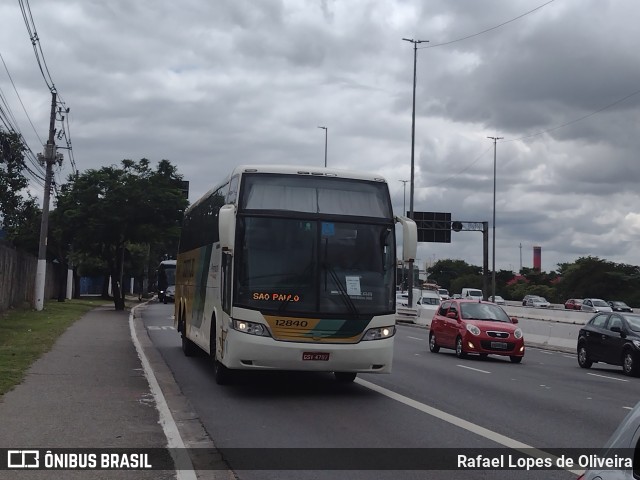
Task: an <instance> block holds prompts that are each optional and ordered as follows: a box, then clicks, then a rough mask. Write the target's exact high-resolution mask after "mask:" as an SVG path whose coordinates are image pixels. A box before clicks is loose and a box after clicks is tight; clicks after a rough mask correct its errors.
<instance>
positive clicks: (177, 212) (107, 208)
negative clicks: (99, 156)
mask: <svg viewBox="0 0 640 480" xmlns="http://www.w3.org/2000/svg"><path fill="white" fill-rule="evenodd" d="M181 188H182V176H181V175H179V174H178V173H177V169H176V168H175V167H174V166H173V165H172V164H171V163H170V162H169V161H168V160H162V161H160V162H159V164H158V167H157V168H156V169H155V170H152V169H151V167H150V165H149V160H147V159H142V160H140V161H139V162H137V163H136V162H134V161H132V160H123V161H122V166H121V167H117V166H115V165H112V166H109V167H103V168H101V169H100V170H88V171H86V172H85V173H83V174H81V175H79V176H77V177H75V178H70V179H69V183H68V184H65V185H63V186H62V188H61V194H60V195H59V197H58V201H57V207H56V210H57V211H58V214H57V216H56V219H57V221H58V223H57V225H58V228H59V230H58V237H59V240H60V243H61V244H65V242H66V241H67V240H68V241H69V242H70V243H69V247H70V248H71V249H72V250H73V252H74V255H83V256H85V257H94V258H97V259H101V260H102V261H103V262H104V265H105V266H106V268H107V271H108V273H109V274H110V275H111V277H112V280H113V285H114V301H115V303H116V309H122V308H124V295H123V292H122V291H121V289H120V285H121V284H120V282H121V280H122V277H123V274H124V273H125V267H126V268H127V270H128V272H127V273H128V274H129V275H134V274H139V273H140V272H141V270H144V262H145V260H142V256H143V255H144V258H145V259H146V256H147V252H148V251H151V250H153V248H154V246H155V245H163V246H164V245H167V244H169V245H171V244H173V245H176V244H177V241H178V238H179V235H180V223H181V221H182V216H183V214H184V210H185V209H186V207H187V203H188V201H187V199H186V198H185V197H184V196H183V194H182V190H181ZM141 244H144V246H142V245H141ZM146 244H149V246H148V247H147V246H146ZM134 245H135V247H134ZM143 252H144V253H143ZM153 262H154V263H155V260H153Z"/></svg>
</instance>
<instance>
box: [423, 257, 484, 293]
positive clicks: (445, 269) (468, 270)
mask: <svg viewBox="0 0 640 480" xmlns="http://www.w3.org/2000/svg"><path fill="white" fill-rule="evenodd" d="M427 271H428V272H429V281H433V282H436V283H438V285H440V286H441V287H443V288H446V289H447V290H449V291H450V292H452V293H460V289H457V290H456V289H455V287H454V286H453V285H452V282H453V281H454V280H455V279H458V278H460V277H461V276H463V275H472V276H478V275H481V273H482V268H480V267H476V266H475V265H469V264H468V263H467V262H465V261H464V260H450V259H443V260H438V261H437V262H435V263H434V264H433V265H432V266H431V268H429V269H427ZM480 284H481V285H482V280H480ZM462 287H470V288H482V287H475V286H474V285H463V286H462Z"/></svg>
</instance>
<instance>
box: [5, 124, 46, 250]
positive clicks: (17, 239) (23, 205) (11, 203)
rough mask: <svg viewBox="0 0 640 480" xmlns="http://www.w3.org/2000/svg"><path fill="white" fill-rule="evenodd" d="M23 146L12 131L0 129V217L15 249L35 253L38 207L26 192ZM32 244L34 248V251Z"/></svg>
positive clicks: (37, 241) (18, 136) (37, 232)
mask: <svg viewBox="0 0 640 480" xmlns="http://www.w3.org/2000/svg"><path fill="white" fill-rule="evenodd" d="M24 152H25V146H24V144H23V143H22V138H21V137H20V135H18V134H17V133H15V132H5V131H4V130H2V129H0V218H1V220H2V225H3V227H4V229H5V230H6V232H7V238H8V239H9V241H10V242H11V243H12V244H13V245H14V246H15V247H17V248H20V249H22V250H27V251H29V252H30V253H35V254H37V253H38V243H39V234H40V210H39V209H38V207H37V205H36V201H35V199H34V198H33V197H32V196H31V195H30V194H29V193H28V192H27V191H26V188H27V186H28V185H29V182H28V180H27V178H26V177H25V176H24V174H23V172H24V170H25V169H26V166H25V163H24ZM34 247H35V251H34Z"/></svg>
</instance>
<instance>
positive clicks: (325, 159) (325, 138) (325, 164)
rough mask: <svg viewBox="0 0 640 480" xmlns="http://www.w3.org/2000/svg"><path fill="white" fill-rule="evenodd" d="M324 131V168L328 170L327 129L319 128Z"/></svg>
mask: <svg viewBox="0 0 640 480" xmlns="http://www.w3.org/2000/svg"><path fill="white" fill-rule="evenodd" d="M318 128H321V129H323V130H324V168H327V132H328V130H329V129H328V128H327V127H318Z"/></svg>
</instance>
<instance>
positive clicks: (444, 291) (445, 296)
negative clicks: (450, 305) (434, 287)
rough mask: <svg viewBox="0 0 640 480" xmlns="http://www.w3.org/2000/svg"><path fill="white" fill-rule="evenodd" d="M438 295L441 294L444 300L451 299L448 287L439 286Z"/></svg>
mask: <svg viewBox="0 0 640 480" xmlns="http://www.w3.org/2000/svg"><path fill="white" fill-rule="evenodd" d="M438 295H440V298H441V299H442V300H449V298H450V297H449V290H447V289H446V288H439V289H438Z"/></svg>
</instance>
